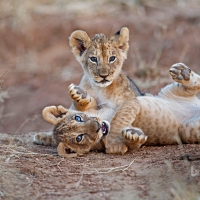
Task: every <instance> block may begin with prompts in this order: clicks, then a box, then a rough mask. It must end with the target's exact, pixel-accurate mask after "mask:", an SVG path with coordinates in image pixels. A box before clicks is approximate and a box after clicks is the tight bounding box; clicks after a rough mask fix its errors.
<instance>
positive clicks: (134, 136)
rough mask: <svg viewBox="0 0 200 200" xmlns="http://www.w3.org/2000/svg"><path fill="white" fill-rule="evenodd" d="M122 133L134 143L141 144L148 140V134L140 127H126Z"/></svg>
mask: <svg viewBox="0 0 200 200" xmlns="http://www.w3.org/2000/svg"><path fill="white" fill-rule="evenodd" d="M122 135H123V136H124V137H125V138H126V139H127V140H129V141H130V142H131V143H133V144H139V145H140V146H141V145H142V144H144V143H145V142H146V141H147V136H146V135H145V134H144V133H143V131H142V130H141V129H139V128H136V127H134V128H124V129H123V130H122Z"/></svg>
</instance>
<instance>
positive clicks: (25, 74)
mask: <svg viewBox="0 0 200 200" xmlns="http://www.w3.org/2000/svg"><path fill="white" fill-rule="evenodd" d="M199 10H200V2H199V1H198V0H191V1H186V0H177V1H172V0H171V1H169V0H168V1H164V0H163V1H157V0H155V1H147V0H135V1H134V0H132V1H131V0H127V1H123V0H116V1H113V0H108V1H104V0H103V1H89V0H86V1H80V0H76V1H65V0H40V1H39V0H35V1H23V0H18V1H15V0H11V1H7V0H2V1H0V38H1V39H0V199H91V200H92V199H95V200H98V199H178V200H182V199H185V200H188V199H195V200H199V199H200V153H199V152H200V145H198V144H192V145H182V146H156V147H153V146H152V147H142V148H141V149H138V150H137V151H135V152H132V153H127V154H125V155H123V156H121V155H107V154H103V153H95V152H91V153H89V154H87V155H85V156H83V157H79V158H72V159H68V160H67V159H63V158H61V157H59V156H58V155H57V152H56V149H55V148H54V147H45V146H38V145H34V144H33V142H32V139H33V135H34V133H35V132H40V131H50V130H51V129H52V126H51V125H50V124H48V123H46V122H45V121H44V120H43V119H42V117H41V111H42V109H43V108H44V107H45V106H47V105H59V104H61V105H64V106H66V107H69V106H70V104H71V100H70V98H69V96H68V93H67V87H68V85H69V84H70V83H75V84H78V83H79V80H80V77H81V75H82V69H81V67H80V66H79V64H78V62H77V61H76V60H75V58H74V57H73V55H72V54H71V52H70V49H69V44H68V37H69V36H70V34H71V33H72V32H73V31H74V30H78V29H80V30H85V31H86V32H87V33H88V34H89V36H92V35H94V34H95V33H104V34H107V35H112V34H114V33H115V32H117V31H118V30H119V29H120V28H121V27H123V26H127V27H128V28H129V29H130V50H129V54H128V59H127V60H126V61H125V63H124V68H123V69H124V71H125V73H126V74H127V75H128V76H129V77H130V78H132V79H133V80H134V81H135V82H136V83H137V84H138V85H139V87H140V88H141V90H142V91H143V92H151V93H153V94H156V93H158V91H159V90H160V88H161V87H163V86H164V85H166V84H168V83H170V82H172V80H171V78H170V76H169V75H168V69H169V67H170V66H171V65H172V64H174V63H176V62H184V63H185V64H186V65H188V66H190V67H191V68H192V69H193V70H194V71H196V72H197V73H199V74H200V67H199V65H198V64H199V63H200V56H199V55H200V37H199V34H200V12H199Z"/></svg>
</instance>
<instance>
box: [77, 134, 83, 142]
mask: <svg viewBox="0 0 200 200" xmlns="http://www.w3.org/2000/svg"><path fill="white" fill-rule="evenodd" d="M82 139H83V134H82V135H78V136H77V137H76V141H77V142H80V141H81V140H82Z"/></svg>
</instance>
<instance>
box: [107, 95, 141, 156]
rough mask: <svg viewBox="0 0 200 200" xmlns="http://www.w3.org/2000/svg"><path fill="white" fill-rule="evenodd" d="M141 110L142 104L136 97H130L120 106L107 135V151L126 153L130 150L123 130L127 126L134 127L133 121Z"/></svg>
mask: <svg viewBox="0 0 200 200" xmlns="http://www.w3.org/2000/svg"><path fill="white" fill-rule="evenodd" d="M125 99H128V98H125ZM139 111H140V106H139V103H138V100H137V99H136V98H135V97H133V98H129V99H128V100H127V101H124V102H123V104H122V105H121V106H119V108H118V109H117V111H116V113H115V115H114V117H113V118H112V120H111V124H110V125H111V130H110V134H109V135H108V136H107V137H106V141H105V146H106V153H116V154H124V153H126V152H127V151H128V149H129V144H128V143H127V139H126V138H125V137H124V135H122V131H123V130H124V128H125V127H132V126H131V123H132V122H133V121H134V120H135V118H136V116H137V115H138V113H139ZM132 143H133V142H132Z"/></svg>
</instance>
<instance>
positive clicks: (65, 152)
mask: <svg viewBox="0 0 200 200" xmlns="http://www.w3.org/2000/svg"><path fill="white" fill-rule="evenodd" d="M57 151H58V155H59V156H61V157H64V158H73V157H77V153H72V152H71V149H70V148H69V147H67V146H66V144H64V143H63V142H60V143H59V144H58V147H57Z"/></svg>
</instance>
